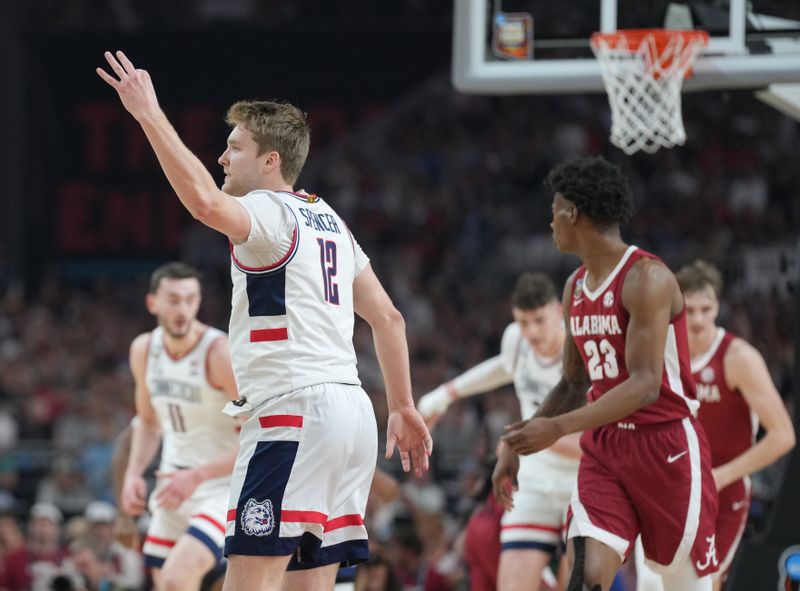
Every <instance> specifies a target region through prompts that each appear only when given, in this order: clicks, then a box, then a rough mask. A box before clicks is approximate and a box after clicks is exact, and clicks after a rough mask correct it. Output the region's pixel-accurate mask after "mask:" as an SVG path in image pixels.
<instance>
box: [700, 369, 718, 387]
mask: <svg viewBox="0 0 800 591" xmlns="http://www.w3.org/2000/svg"><path fill="white" fill-rule="evenodd" d="M714 375H715V374H714V368H713V367H704V368H703V371H701V372H700V379H701V380H702V381H704V382H705V383H706V384H708V383H709V382H713V381H714Z"/></svg>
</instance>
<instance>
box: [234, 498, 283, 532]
mask: <svg viewBox="0 0 800 591" xmlns="http://www.w3.org/2000/svg"><path fill="white" fill-rule="evenodd" d="M274 529H275V515H274V513H273V512H272V501H270V500H269V499H267V500H265V501H263V502H261V503H259V502H258V501H256V500H255V499H248V500H247V503H246V504H245V506H244V510H243V511H242V530H244V533H246V534H247V535H249V536H259V537H260V536H268V535H269V534H271V533H272V530H274Z"/></svg>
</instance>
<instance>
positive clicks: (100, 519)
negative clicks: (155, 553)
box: [85, 501, 145, 589]
mask: <svg viewBox="0 0 800 591" xmlns="http://www.w3.org/2000/svg"><path fill="white" fill-rule="evenodd" d="M85 517H86V521H87V522H88V524H89V530H88V532H87V536H86V539H87V540H89V541H91V542H93V543H94V547H95V548H98V549H99V552H100V558H102V561H103V562H104V563H108V564H109V565H110V569H109V572H108V573H107V577H106V578H107V579H108V580H109V581H110V582H111V583H112V584H113V585H114V587H115V588H119V589H140V588H141V587H142V585H143V584H144V578H145V571H144V561H143V559H142V555H141V553H139V552H138V551H137V550H134V549H131V548H126V547H125V546H123V545H122V544H120V543H119V542H118V541H116V540H115V539H114V522H115V520H116V517H117V511H116V509H114V506H113V505H111V504H110V503H107V502H105V501H92V502H91V503H89V505H88V506H87V507H86V513H85Z"/></svg>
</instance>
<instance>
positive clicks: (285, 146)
mask: <svg viewBox="0 0 800 591" xmlns="http://www.w3.org/2000/svg"><path fill="white" fill-rule="evenodd" d="M225 121H226V122H227V123H228V125H230V126H231V127H235V126H237V125H238V126H240V127H242V128H244V129H246V130H247V131H249V132H250V133H252V134H253V139H254V140H255V142H256V143H257V144H258V149H259V155H260V154H263V153H265V152H267V151H269V150H275V151H276V152H277V153H278V154H280V157H281V174H282V175H283V179H284V180H285V181H286V182H287V183H289V184H291V185H294V183H295V182H297V179H298V177H299V176H300V171H301V170H303V165H304V164H305V163H306V158H307V157H308V149H309V146H310V144H311V129H310V128H309V126H308V121H306V116H305V113H303V112H302V111H301V110H300V109H298V108H297V107H295V106H294V105H291V104H289V103H278V102H272V101H239V102H237V103H234V104H233V105H231V107H230V109H228V113H227V115H226V116H225Z"/></svg>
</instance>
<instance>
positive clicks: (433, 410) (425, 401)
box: [417, 382, 458, 418]
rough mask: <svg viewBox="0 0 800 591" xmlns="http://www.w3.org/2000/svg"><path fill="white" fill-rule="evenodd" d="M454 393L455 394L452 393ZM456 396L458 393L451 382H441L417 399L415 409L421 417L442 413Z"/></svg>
mask: <svg viewBox="0 0 800 591" xmlns="http://www.w3.org/2000/svg"><path fill="white" fill-rule="evenodd" d="M453 394H455V396H454V395H453ZM457 398H458V393H457V392H456V390H455V388H453V386H452V384H450V382H448V383H447V384H442V385H441V386H439V387H438V388H436V389H435V390H431V391H430V392H428V393H427V394H425V395H424V396H423V397H422V398H420V399H419V402H418V403H417V409H418V410H419V412H420V414H421V415H422V416H423V417H426V418H427V417H430V416H432V415H435V414H442V413H444V412H445V411H446V410H447V407H449V406H450V403H451V402H452V401H453V400H455V399H457Z"/></svg>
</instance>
